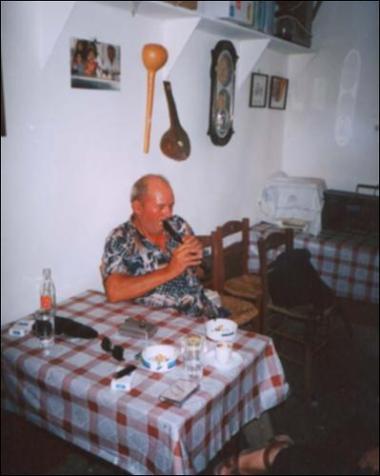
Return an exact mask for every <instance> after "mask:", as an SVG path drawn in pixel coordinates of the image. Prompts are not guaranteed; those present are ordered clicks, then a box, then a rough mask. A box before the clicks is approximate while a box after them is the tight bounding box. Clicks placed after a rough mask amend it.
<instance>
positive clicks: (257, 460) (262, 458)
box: [214, 435, 293, 476]
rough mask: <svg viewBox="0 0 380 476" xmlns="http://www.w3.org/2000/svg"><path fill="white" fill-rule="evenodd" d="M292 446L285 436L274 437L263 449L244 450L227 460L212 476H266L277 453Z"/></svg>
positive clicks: (291, 442) (290, 440) (291, 441)
mask: <svg viewBox="0 0 380 476" xmlns="http://www.w3.org/2000/svg"><path fill="white" fill-rule="evenodd" d="M292 444H293V440H292V439H291V438H290V437H289V436H287V435H278V436H275V437H274V438H273V439H272V440H271V441H270V442H269V443H268V445H267V446H266V447H265V448H261V449H259V450H255V451H252V450H244V451H241V452H240V453H239V454H238V455H237V456H233V457H231V458H228V459H227V460H225V461H224V462H223V463H221V464H220V465H218V466H217V467H216V468H215V472H214V474H217V475H224V476H230V475H234V474H242V475H250V474H266V473H267V472H268V471H269V469H270V468H271V466H272V464H273V461H274V460H275V459H276V456H277V455H278V453H279V452H280V451H281V450H283V449H285V448H288V446H290V445H292Z"/></svg>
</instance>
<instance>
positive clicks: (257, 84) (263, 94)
mask: <svg viewBox="0 0 380 476" xmlns="http://www.w3.org/2000/svg"><path fill="white" fill-rule="evenodd" d="M267 89H268V75H267V74H260V73H252V74H251V89H250V94H249V107H265V106H266V105H267Z"/></svg>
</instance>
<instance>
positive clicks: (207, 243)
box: [197, 232, 258, 330]
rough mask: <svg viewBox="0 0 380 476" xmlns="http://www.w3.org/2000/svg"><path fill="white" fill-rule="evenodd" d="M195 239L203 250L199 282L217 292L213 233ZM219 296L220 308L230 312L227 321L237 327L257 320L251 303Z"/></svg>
mask: <svg viewBox="0 0 380 476" xmlns="http://www.w3.org/2000/svg"><path fill="white" fill-rule="evenodd" d="M197 238H198V239H199V241H200V242H201V243H202V246H203V248H204V249H205V258H204V262H205V266H203V270H201V273H200V274H201V276H200V280H201V282H202V284H203V285H204V286H205V287H206V288H210V289H214V290H217V283H218V282H219V276H218V272H219V268H218V266H217V262H216V260H215V232H214V233H211V235H197ZM219 295H220V298H221V304H222V306H223V307H224V308H226V309H227V310H228V311H230V312H231V316H229V319H232V320H233V321H235V322H236V323H237V325H238V326H240V327H242V326H246V325H251V324H252V323H254V322H255V321H256V320H257V316H258V310H257V308H256V306H254V305H253V304H252V303H251V302H249V301H247V300H245V299H240V298H236V297H233V296H228V295H226V294H224V293H219ZM255 330H256V329H255Z"/></svg>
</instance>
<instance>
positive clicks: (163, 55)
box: [142, 43, 168, 153]
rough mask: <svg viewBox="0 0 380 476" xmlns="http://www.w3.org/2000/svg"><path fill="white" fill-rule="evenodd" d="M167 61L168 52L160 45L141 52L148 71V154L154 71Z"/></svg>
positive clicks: (146, 119) (149, 46)
mask: <svg viewBox="0 0 380 476" xmlns="http://www.w3.org/2000/svg"><path fill="white" fill-rule="evenodd" d="M167 59H168V52H167V51H166V49H165V48H164V47H163V46H162V45H158V44H155V43H148V44H146V45H144V48H143V50H142V60H143V63H144V66H145V68H146V69H147V70H148V89H147V101H146V113H145V134H144V152H145V153H148V152H149V145H150V129H151V125H152V110H153V97H154V78H155V76H156V71H158V70H159V69H160V68H162V67H163V66H164V64H165V63H166V61H167Z"/></svg>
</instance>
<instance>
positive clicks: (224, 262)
mask: <svg viewBox="0 0 380 476" xmlns="http://www.w3.org/2000/svg"><path fill="white" fill-rule="evenodd" d="M236 234H239V237H238V240H237V241H236V239H235V238H236V237H235V238H234V239H233V240H232V242H231V243H228V242H227V240H226V238H228V237H231V239H232V235H236ZM212 242H213V247H214V260H215V262H216V264H215V269H216V276H217V280H216V283H215V284H216V290H217V291H219V292H222V290H223V288H224V282H225V280H226V279H230V278H233V277H235V276H241V275H243V274H248V247H249V219H248V218H244V219H243V220H240V221H238V220H231V221H228V222H226V223H224V225H222V226H218V227H217V229H216V231H215V232H214V234H213V235H212Z"/></svg>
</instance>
